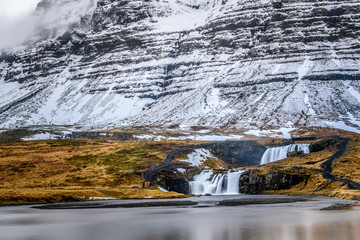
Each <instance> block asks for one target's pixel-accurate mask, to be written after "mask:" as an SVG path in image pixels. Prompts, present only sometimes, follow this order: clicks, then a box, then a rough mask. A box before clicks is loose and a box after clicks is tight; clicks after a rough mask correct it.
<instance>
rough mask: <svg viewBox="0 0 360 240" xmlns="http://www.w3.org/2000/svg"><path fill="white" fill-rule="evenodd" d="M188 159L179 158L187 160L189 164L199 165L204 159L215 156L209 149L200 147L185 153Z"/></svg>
mask: <svg viewBox="0 0 360 240" xmlns="http://www.w3.org/2000/svg"><path fill="white" fill-rule="evenodd" d="M187 157H188V159H183V160H180V161H182V162H188V163H190V164H191V166H196V167H199V166H200V165H201V164H202V163H203V162H204V161H206V160H207V159H209V158H215V157H214V156H213V155H212V154H211V153H210V151H209V150H207V149H204V148H200V149H195V151H194V152H192V153H191V154H188V155H187Z"/></svg>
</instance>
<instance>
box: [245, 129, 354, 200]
mask: <svg viewBox="0 0 360 240" xmlns="http://www.w3.org/2000/svg"><path fill="white" fill-rule="evenodd" d="M344 137H346V138H348V139H349V145H348V146H347V149H346V151H345V153H344V154H343V155H342V156H341V157H339V158H337V159H335V160H334V161H333V164H332V168H333V169H332V175H333V176H335V177H338V178H341V179H346V180H351V181H354V182H357V183H360V135H356V134H353V135H346V136H344ZM335 151H336V149H334V147H333V146H330V147H328V148H326V149H325V150H322V151H319V152H315V153H311V154H307V155H301V156H296V157H290V158H286V159H284V160H281V161H277V162H273V163H269V164H266V165H264V166H261V167H249V168H247V169H249V170H252V171H254V172H256V173H257V174H259V175H263V176H264V175H266V174H268V173H269V172H281V173H286V174H289V175H298V176H302V177H304V179H305V180H304V181H302V182H301V183H299V184H297V185H295V186H292V187H291V188H290V189H286V190H271V191H264V192H263V193H267V194H289V195H298V194H316V195H325V196H331V197H339V198H345V199H360V191H359V190H349V189H348V187H347V185H346V184H344V183H343V182H339V181H330V180H328V179H325V178H324V177H323V168H322V166H321V165H322V164H323V163H324V162H325V161H326V160H327V159H328V158H329V157H330V156H331V155H332V154H334V153H335Z"/></svg>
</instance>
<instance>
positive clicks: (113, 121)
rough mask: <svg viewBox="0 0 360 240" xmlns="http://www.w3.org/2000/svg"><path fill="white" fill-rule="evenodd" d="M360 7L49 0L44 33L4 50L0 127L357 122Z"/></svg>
mask: <svg viewBox="0 0 360 240" xmlns="http://www.w3.org/2000/svg"><path fill="white" fill-rule="evenodd" d="M359 12H360V3H359V2H358V1H355V0H347V1H341V2H334V1H322V3H321V4H317V3H316V2H308V1H286V2H283V3H282V4H281V3H280V1H270V0H257V1H250V0H210V1H209V0H166V1H165V0H159V1H139V0H134V1H125V0H119V1H114V0H99V1H91V0H62V1H42V3H41V4H40V5H39V6H38V8H37V10H36V11H35V12H34V14H33V15H32V17H31V18H32V19H35V20H34V21H35V22H38V23H40V22H41V26H40V27H39V26H38V27H37V28H36V30H34V31H36V34H35V35H34V36H33V37H32V38H31V39H28V42H27V43H26V44H25V45H23V47H22V48H16V51H15V52H14V51H7V52H6V53H4V54H2V55H1V56H0V84H1V86H2V88H0V93H1V95H0V127H15V126H24V125H41V124H49V123H51V124H59V125H64V124H66V125H73V124H74V125H76V124H82V125H84V124H85V125H91V126H99V127H101V126H103V127H104V126H121V125H130V124H131V125H163V124H165V125H171V124H183V125H208V126H235V127H240V128H257V127H267V128H274V127H277V128H279V127H288V128H289V127H299V126H300V127H303V126H314V125H318V126H319V125H320V126H326V125H330V126H335V125H336V126H340V127H344V126H345V127H346V128H348V129H353V130H354V131H357V129H359V121H360V104H359V93H360V84H359V80H360V74H359V73H360V71H359V69H360V60H359V59H360V40H359V38H358V34H360V30H359V29H360V28H359V27H360V25H359V22H360V21H359V20H360V14H359ZM40 20H41V21H40ZM29 42H31V43H34V44H29ZM334 123H341V124H343V125H344V126H342V125H341V124H340V125H339V124H334Z"/></svg>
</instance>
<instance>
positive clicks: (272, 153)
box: [261, 144, 310, 165]
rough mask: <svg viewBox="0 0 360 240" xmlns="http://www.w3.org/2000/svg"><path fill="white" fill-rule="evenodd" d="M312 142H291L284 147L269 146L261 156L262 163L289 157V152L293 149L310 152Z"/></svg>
mask: <svg viewBox="0 0 360 240" xmlns="http://www.w3.org/2000/svg"><path fill="white" fill-rule="evenodd" d="M309 145H310V144H290V145H287V146H283V147H275V148H268V149H267V150H266V151H265V153H264V154H263V156H262V158H261V165H262V164H266V163H270V162H275V161H278V160H281V159H284V158H287V154H288V153H289V152H293V151H304V153H310V149H309Z"/></svg>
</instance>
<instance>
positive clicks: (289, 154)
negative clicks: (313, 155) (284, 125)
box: [286, 150, 304, 157]
mask: <svg viewBox="0 0 360 240" xmlns="http://www.w3.org/2000/svg"><path fill="white" fill-rule="evenodd" d="M303 154H304V151H303V150H301V151H293V152H289V153H287V154H286V156H287V157H297V156H301V155H303Z"/></svg>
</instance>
